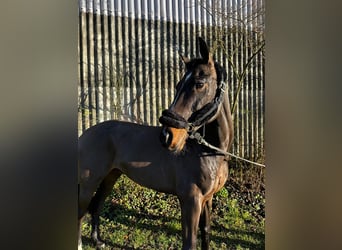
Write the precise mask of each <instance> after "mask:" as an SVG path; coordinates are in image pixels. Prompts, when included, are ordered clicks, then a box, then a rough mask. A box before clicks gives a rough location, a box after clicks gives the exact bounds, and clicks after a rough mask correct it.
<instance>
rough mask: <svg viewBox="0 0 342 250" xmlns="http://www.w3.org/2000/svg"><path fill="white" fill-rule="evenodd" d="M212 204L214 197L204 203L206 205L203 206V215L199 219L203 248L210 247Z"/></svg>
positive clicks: (205, 249)
mask: <svg viewBox="0 0 342 250" xmlns="http://www.w3.org/2000/svg"><path fill="white" fill-rule="evenodd" d="M211 204H212V198H211V199H210V200H208V201H207V202H205V203H204V207H203V208H202V212H201V217H200V221H199V227H200V230H201V240H202V244H201V248H202V250H208V249H209V243H210V240H209V237H210V212H211Z"/></svg>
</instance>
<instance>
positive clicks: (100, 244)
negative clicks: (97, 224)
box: [96, 241, 106, 249]
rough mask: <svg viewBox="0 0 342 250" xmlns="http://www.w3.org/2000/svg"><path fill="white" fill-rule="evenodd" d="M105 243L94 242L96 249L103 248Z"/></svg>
mask: <svg viewBox="0 0 342 250" xmlns="http://www.w3.org/2000/svg"><path fill="white" fill-rule="evenodd" d="M105 246H106V244H105V243H104V242H103V241H98V242H96V249H103V248H104V247H105Z"/></svg>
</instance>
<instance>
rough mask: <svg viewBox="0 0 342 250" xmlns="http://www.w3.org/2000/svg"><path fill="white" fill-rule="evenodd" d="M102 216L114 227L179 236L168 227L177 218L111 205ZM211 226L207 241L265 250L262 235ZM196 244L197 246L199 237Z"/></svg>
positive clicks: (111, 244) (216, 224) (110, 245)
mask: <svg viewBox="0 0 342 250" xmlns="http://www.w3.org/2000/svg"><path fill="white" fill-rule="evenodd" d="M102 217H103V218H104V219H105V220H108V221H109V222H111V223H113V224H122V225H124V226H126V227H127V228H136V229H140V230H149V231H151V232H155V234H158V232H163V233H164V234H165V235H167V236H171V235H172V236H174V235H178V237H179V239H180V237H181V230H180V229H177V228H175V227H174V226H170V221H175V222H179V223H180V218H178V217H172V216H164V215H156V214H151V213H148V212H138V211H136V210H134V209H127V208H125V207H124V206H122V205H118V204H117V205H115V206H111V207H110V208H109V209H107V210H106V211H105V212H104V213H102ZM102 223H103V222H102ZM211 225H212V228H211V229H212V230H211V237H210V240H211V241H214V242H215V244H217V245H219V246H220V245H222V244H223V243H224V244H225V245H226V246H228V249H237V248H238V247H242V248H243V249H264V248H265V235H264V234H263V233H258V232H250V231H247V230H237V229H231V228H227V227H226V226H224V225H223V224H222V223H220V222H213V221H212V222H211ZM104 234H105V232H102V235H104ZM103 238H105V237H103ZM244 238H247V239H251V238H252V239H253V242H251V241H250V240H244ZM82 239H83V242H84V245H88V246H94V243H93V242H92V240H91V239H90V237H87V236H83V237H82ZM146 240H147V239H146ZM254 242H258V243H254ZM105 243H106V248H105V249H125V250H130V249H139V248H132V247H129V246H126V245H120V244H117V243H115V242H111V241H106V242H105ZM198 244H200V240H199V238H198ZM150 249H151V248H150Z"/></svg>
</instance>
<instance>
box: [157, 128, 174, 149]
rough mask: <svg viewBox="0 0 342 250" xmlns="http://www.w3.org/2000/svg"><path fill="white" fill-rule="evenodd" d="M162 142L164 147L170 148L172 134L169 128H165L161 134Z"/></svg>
mask: <svg viewBox="0 0 342 250" xmlns="http://www.w3.org/2000/svg"><path fill="white" fill-rule="evenodd" d="M160 141H161V143H162V144H163V146H164V147H168V146H170V144H171V141H172V133H170V131H169V130H168V129H167V128H163V129H162V131H161V134H160Z"/></svg>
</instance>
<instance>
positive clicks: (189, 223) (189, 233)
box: [180, 195, 202, 250]
mask: <svg viewBox="0 0 342 250" xmlns="http://www.w3.org/2000/svg"><path fill="white" fill-rule="evenodd" d="M201 202H202V197H201V196H200V195H193V196H190V197H187V198H185V199H184V198H183V199H180V205H181V217H182V240H183V246H182V250H191V249H196V242H197V231H198V223H199V218H200V215H201Z"/></svg>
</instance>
